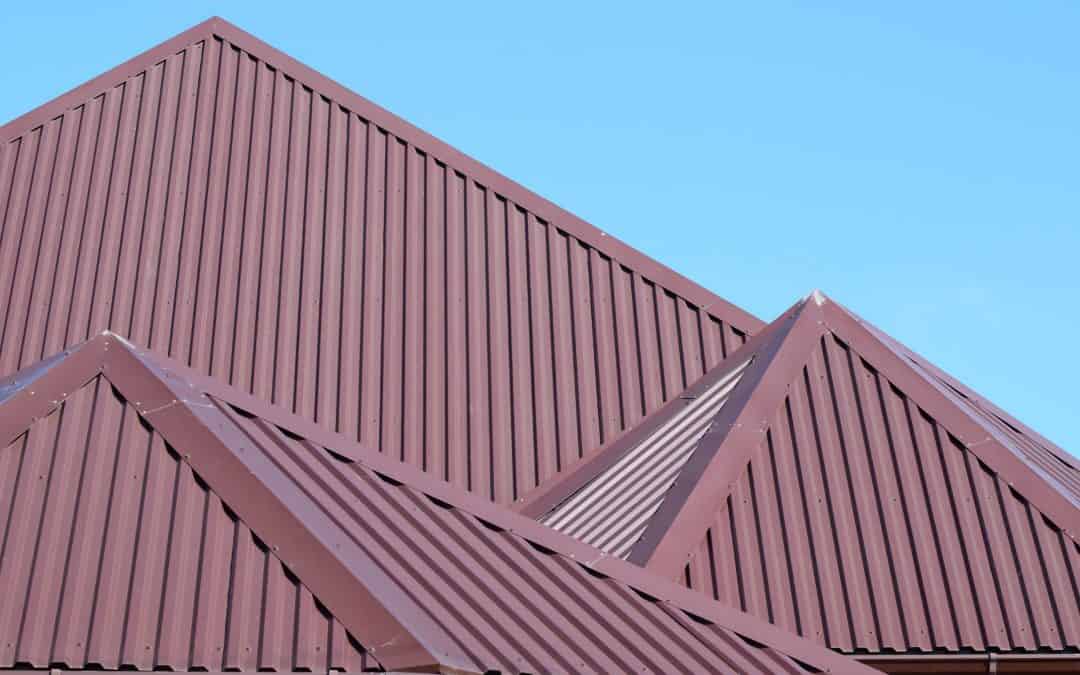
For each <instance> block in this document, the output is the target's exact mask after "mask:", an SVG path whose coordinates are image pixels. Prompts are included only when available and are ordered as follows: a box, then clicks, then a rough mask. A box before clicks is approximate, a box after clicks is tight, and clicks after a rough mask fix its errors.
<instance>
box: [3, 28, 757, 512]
mask: <svg viewBox="0 0 1080 675" xmlns="http://www.w3.org/2000/svg"><path fill="white" fill-rule="evenodd" d="M0 260H4V261H5V263H6V264H4V265H3V266H2V267H0V308H5V309H3V310H2V311H0V372H13V371H15V370H17V369H19V368H21V367H25V366H26V365H29V364H32V363H34V362H36V361H38V360H40V359H41V358H42V357H43V356H44V355H47V354H52V353H56V352H59V351H61V350H62V349H64V348H65V347H67V346H70V345H73V344H77V343H78V342H80V341H82V340H85V339H87V338H88V337H89V336H91V335H94V334H96V333H97V332H99V331H102V330H115V331H117V332H119V333H121V334H123V335H127V336H129V337H130V338H131V339H132V340H134V341H135V342H137V343H138V344H145V345H148V346H149V347H150V348H151V349H153V350H155V351H156V352H160V353H163V354H167V355H169V356H171V357H173V358H176V359H178V360H180V361H182V362H184V363H185V364H188V365H190V366H192V367H193V368H194V369H195V370H197V371H198V372H201V373H204V374H209V375H212V376H214V377H216V378H218V379H221V380H223V381H226V382H229V383H230V384H232V385H234V386H236V387H238V388H241V389H243V390H245V391H248V392H250V393H252V394H254V395H255V396H257V397H258V398H261V399H263V400H267V401H270V402H273V403H274V404H276V405H280V406H282V407H285V408H288V409H289V410H291V411H293V412H295V413H297V414H299V415H300V416H302V417H304V418H306V419H309V420H312V421H316V422H317V423H318V424H319V425H320V426H322V427H323V428H325V429H327V430H331V431H336V432H339V433H342V434H345V435H348V436H351V437H353V438H354V439H359V440H361V441H364V442H367V443H370V444H372V445H376V446H378V447H379V448H380V449H381V450H382V451H384V452H387V453H388V454H390V455H393V456H395V457H400V458H402V459H404V460H405V461H407V462H409V463H411V464H413V465H415V466H420V467H421V468H423V469H424V470H426V471H428V472H429V473H431V474H433V475H436V476H439V477H442V478H443V479H445V480H448V481H450V482H453V483H455V484H457V485H459V486H460V487H463V488H465V489H467V490H470V491H472V492H475V493H477V494H481V495H483V496H485V497H488V498H490V499H492V500H495V501H498V502H502V503H508V502H510V501H512V500H513V499H515V498H517V497H519V496H520V495H522V494H524V493H525V492H527V491H528V490H530V489H531V488H532V487H534V486H536V485H537V484H539V483H540V482H541V481H543V480H545V479H547V478H549V477H550V476H552V475H556V474H558V473H559V472H560V471H561V470H563V469H564V468H566V467H568V466H570V465H571V464H572V463H574V462H575V461H576V460H577V459H578V458H579V457H580V456H581V455H582V454H583V453H584V452H586V451H588V450H591V449H593V448H595V447H598V446H600V445H602V444H603V443H605V442H607V441H609V440H610V439H612V438H614V437H616V436H618V435H619V434H620V433H621V432H622V431H623V430H625V429H628V428H630V427H632V426H634V425H635V424H636V423H637V422H638V421H639V420H640V419H641V418H642V417H643V416H644V415H645V414H647V413H649V412H651V411H653V410H655V409H656V408H657V407H659V406H660V405H661V404H662V403H664V402H665V401H667V400H669V399H670V398H671V397H673V396H675V395H676V394H677V393H678V392H679V391H681V390H682V389H684V388H685V387H686V386H687V385H688V384H689V383H690V382H693V381H694V380H695V379H697V378H698V377H699V376H700V375H701V374H702V373H703V372H704V371H705V370H707V369H708V368H710V367H712V366H713V365H715V364H717V363H719V362H720V361H721V360H722V359H723V358H724V357H725V356H727V355H728V354H730V353H731V352H732V351H734V350H735V349H736V348H737V347H738V346H739V345H741V343H742V342H743V341H744V339H745V337H746V335H748V334H749V333H752V332H753V331H755V330H757V329H758V328H759V327H760V326H761V325H762V324H761V322H760V321H759V320H757V319H756V318H754V317H753V316H751V315H749V314H747V313H746V312H744V311H742V310H740V309H738V308H736V307H734V306H732V305H731V304H729V303H727V302H725V301H724V300H722V299H721V298H719V297H717V296H716V295H715V294H713V293H711V292H709V291H707V290H705V289H703V288H701V287H700V286H697V285H696V284H694V283H692V282H690V281H689V280H687V279H685V278H683V277H682V276H680V275H678V274H677V273H675V272H673V271H672V270H670V269H668V268H666V267H664V266H662V265H660V264H659V263H657V262H655V261H653V260H651V259H649V258H647V257H646V256H644V255H642V254H641V253H639V252H637V251H635V250H633V249H631V248H630V247H628V246H626V245H625V244H623V243H621V242H619V241H618V240H616V239H614V238H613V237H610V236H608V235H607V234H606V233H604V232H601V231H600V230H598V229H596V228H594V227H592V226H591V225H589V224H587V223H585V222H584V221H582V220H581V219H579V218H577V217H575V216H573V215H572V214H570V213H567V212H566V211H564V210H562V209H560V208H559V207H557V206H555V205H554V204H551V203H550V202H548V201H546V200H544V199H543V198H541V197H539V196H537V195H535V194H533V193H532V192H529V191H528V190H526V189H525V188H523V187H521V186H520V185H518V184H516V183H514V182H513V181H510V180H509V179H507V178H506V177H504V176H501V175H499V174H497V173H496V172H494V171H492V170H491V169H489V168H487V167H485V166H483V165H481V164H480V163H479V162H476V161H475V160H473V159H470V158H468V157H466V156H465V155H463V154H461V153H460V152H458V151H456V150H454V149H453V148H451V147H449V146H448V145H446V144H445V143H442V142H441V141H438V140H437V139H435V138H432V137H431V136H429V135H428V134H426V133H424V132H422V131H420V130H418V129H416V128H415V127H413V126H411V125H410V124H408V123H407V122H405V121H403V120H401V119H399V118H397V117H395V116H394V115H392V114H390V113H388V112H387V111H385V110H383V109H381V108H379V107H378V106H375V105H374V104H372V103H371V102H369V101H367V100H365V99H363V98H361V97H360V96H357V95H356V94H354V93H352V92H350V91H348V90H346V89H345V88H343V87H341V86H340V85H338V84H336V83H334V82H331V81H330V80H328V79H327V78H325V77H323V76H322V75H320V74H318V73H316V72H314V71H312V70H311V69H309V68H307V67H305V66H303V65H302V64H300V63H297V62H296V61H294V60H293V59H291V58H289V57H288V56H286V55H284V54H282V53H281V52H279V51H277V50H275V49H273V48H271V47H269V46H268V45H266V44H264V43H262V42H260V41H259V40H257V39H256V38H254V37H252V36H250V35H248V34H246V33H244V32H243V31H241V30H239V29H238V28H236V27H235V26H232V25H230V24H228V23H227V22H225V21H222V20H221V19H211V20H209V21H207V22H205V23H202V24H200V25H198V26H196V27H194V28H192V29H191V30H189V31H187V32H185V33H183V34H181V35H179V36H177V37H175V38H173V39H171V40H169V41H168V42H166V43H164V44H162V45H160V46H158V47H155V48H154V49H151V50H150V51H148V52H146V53H145V54H143V55H141V56H138V57H136V58H135V59H133V60H131V61H129V62H128V63H125V64H123V65H121V66H119V67H117V68H116V69H114V70H113V71H110V72H109V73H107V74H105V75H102V76H101V77H99V78H96V79H94V80H92V81H90V82H88V83H87V84H85V85H83V86H81V87H79V88H77V89H75V90H74V91H72V92H69V93H67V94H65V95H63V96H61V97H59V98H58V99H56V100H55V101H52V102H51V103H48V104H46V105H44V106H42V107H41V108H39V109H37V110H34V111H32V112H30V113H27V114H26V115H24V116H23V117H20V118H18V119H16V120H14V121H12V122H10V123H8V124H7V125H5V126H3V127H0ZM56 261H59V264H54V262H56Z"/></svg>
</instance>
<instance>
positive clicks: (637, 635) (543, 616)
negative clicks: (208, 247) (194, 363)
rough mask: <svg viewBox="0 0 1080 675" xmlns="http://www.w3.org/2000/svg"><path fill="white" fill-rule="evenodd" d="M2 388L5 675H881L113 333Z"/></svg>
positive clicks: (0, 619)
mask: <svg viewBox="0 0 1080 675" xmlns="http://www.w3.org/2000/svg"><path fill="white" fill-rule="evenodd" d="M0 392H3V393H2V394H0V397H2V398H0V448H3V449H2V450H0V481H2V482H3V483H4V484H8V485H15V486H17V488H18V489H15V490H11V491H8V490H4V491H0V494H8V493H10V494H13V495H14V497H13V498H12V500H11V502H10V503H9V504H6V505H5V504H3V503H0V508H4V509H7V514H6V515H7V516H8V518H7V519H6V521H5V522H6V525H5V526H6V527H7V528H9V529H10V528H14V529H11V531H8V532H6V533H5V541H9V542H13V543H12V544H11V545H10V546H9V547H8V548H7V549H6V550H5V551H4V552H3V553H0V556H2V557H0V584H3V588H0V593H3V594H4V596H5V597H8V598H11V597H16V598H18V600H17V601H15V602H6V603H4V608H3V609H2V610H0V643H7V644H10V645H12V646H11V647H10V648H9V650H8V651H9V652H10V653H7V652H5V653H3V659H4V660H3V662H2V663H0V665H2V664H5V663H6V664H7V665H12V664H17V663H30V664H34V665H40V664H63V665H66V666H68V667H84V666H89V665H100V666H102V667H104V668H106V669H113V668H116V667H120V666H135V667H138V668H150V667H167V668H170V669H176V670H189V669H193V668H199V667H202V668H207V669H209V670H211V671H213V670H219V669H225V668H238V669H241V670H252V669H254V668H256V667H257V668H260V669H264V668H265V669H276V670H290V669H294V668H298V667H302V665H303V664H305V663H309V662H310V663H313V665H314V669H316V670H318V669H324V668H325V667H326V665H325V664H326V663H329V664H330V668H344V669H347V670H357V669H359V668H361V667H375V668H378V667H384V668H386V669H388V670H395V669H400V670H403V669H413V668H419V669H426V670H430V669H443V670H446V669H450V670H452V671H453V672H487V671H492V670H498V671H502V672H519V671H531V672H539V671H545V670H549V669H551V668H555V669H557V670H565V671H573V672H588V671H594V672H632V671H633V672H637V671H642V670H646V671H652V672H700V671H705V670H708V671H713V670H731V671H738V672H780V671H783V672H793V673H794V672H806V670H807V669H811V670H825V671H829V672H852V673H854V672H869V670H868V669H866V668H865V667H864V666H861V665H860V664H858V663H857V662H855V661H853V660H850V659H848V658H846V657H843V656H840V655H837V654H835V653H833V652H830V651H828V650H825V649H823V648H821V647H818V646H815V645H813V644H812V643H810V642H808V641H805V640H802V639H800V638H797V637H795V636H794V635H791V634H788V633H785V632H783V631H780V630H778V629H776V628H775V627H773V626H770V625H768V624H767V623H765V622H762V621H760V620H756V619H753V618H751V617H749V616H747V615H745V614H742V613H740V612H737V611H734V610H730V609H727V608H725V607H723V606H721V605H719V604H718V603H715V602H713V601H710V600H706V599H705V598H702V597H701V596H700V595H699V594H696V593H693V592H691V591H688V590H686V589H683V588H681V587H679V586H678V585H676V584H673V583H669V582H666V581H663V580H661V579H658V578H656V577H654V576H653V575H651V574H648V573H646V572H643V571H641V570H640V569H639V568H637V567H635V566H633V565H630V564H627V563H624V562H622V561H620V560H618V559H615V558H612V557H609V556H605V555H603V554H602V553H601V552H600V551H598V550H596V549H594V548H591V547H588V546H585V545H583V544H581V543H580V542H577V541H576V540H574V539H572V538H570V537H567V536H564V535H561V534H559V533H557V532H554V531H552V530H550V529H548V528H545V527H543V526H541V525H538V524H536V523H534V522H532V521H530V520H528V519H525V518H522V517H520V516H517V515H515V514H513V513H511V512H509V511H506V510H503V509H501V508H499V507H497V506H495V505H492V504H490V503H489V502H487V501H486V500H483V499H481V498H479V497H476V496H471V495H468V494H466V493H463V492H460V491H458V490H456V489H454V488H453V487H451V486H449V485H446V484H445V483H443V482H441V481H438V480H435V479H433V478H431V477H429V476H427V475H424V474H423V473H421V472H420V471H419V470H417V469H415V468H412V467H409V466H407V465H404V464H401V463H399V462H397V461H394V460H390V459H387V458H385V457H384V456H383V455H381V454H380V453H377V452H374V451H371V450H367V449H365V448H363V447H361V446H359V445H357V444H356V443H355V442H351V441H349V440H348V439H346V438H343V437H341V436H337V435H334V434H330V433H328V432H326V431H325V430H323V429H321V428H319V427H318V426H316V425H314V424H313V423H311V422H309V421H306V420H303V419H301V418H299V417H297V416H295V415H292V414H290V413H288V412H285V411H282V410H280V409H276V408H274V407H272V406H268V405H267V404H265V403H263V402H260V401H258V400H256V399H254V398H252V397H250V396H249V395H246V394H243V393H241V392H239V391H237V390H234V389H231V388H229V387H227V386H224V385H221V384H220V383H217V382H215V381H214V380H212V379H209V378H206V377H203V376H200V375H197V374H195V373H194V372H192V371H190V370H188V369H186V368H184V367H182V366H179V365H178V364H175V363H172V362H169V361H167V360H164V359H161V358H160V357H157V356H155V355H153V354H151V353H149V352H144V351H141V350H139V349H136V348H134V347H133V346H131V345H130V344H129V343H127V342H126V341H124V340H122V339H121V338H118V337H116V336H115V335H112V334H102V335H100V336H98V337H96V338H94V339H92V340H91V341H89V342H87V343H85V344H83V345H80V346H78V347H76V348H74V349H72V350H70V351H69V352H68V353H66V354H64V355H63V356H62V357H60V358H56V359H52V360H50V361H49V362H47V363H44V364H41V365H40V366H39V367H35V368H32V369H30V370H27V371H23V372H21V373H18V374H16V375H15V376H14V377H11V378H8V379H6V380H4V381H3V382H0ZM77 465H78V466H81V467H82V468H80V469H78V471H74V470H73V467H75V466H77ZM76 473H77V474H79V475H81V476H83V477H88V480H79V481H77V482H76V481H73V480H70V479H65V478H62V477H68V476H71V475H74V474H76ZM105 475H111V476H112V478H111V480H106V481H103V482H104V484H105V485H106V486H107V487H103V486H102V481H100V480H98V479H99V478H100V477H101V476H105ZM39 476H40V478H39ZM54 477H55V480H54ZM132 478H134V480H132ZM15 513H18V518H17V519H16V518H14V517H13V516H12V514H15ZM0 515H4V514H3V512H2V511H0ZM102 528H105V533H104V536H101V537H99V536H97V532H98V531H99V530H101V529H102ZM230 537H231V538H230ZM238 542H239V543H238ZM99 551H100V552H99ZM84 558H85V559H86V561H95V560H96V561H97V562H96V563H93V564H87V565H83V564H82V563H83V562H84V560H83V559H84ZM105 563H108V564H105ZM30 570H33V573H31V572H30ZM47 570H53V571H54V572H56V573H55V574H44V572H45V571H47ZM96 579H105V582H104V586H102V585H101V583H100V582H98V581H96ZM193 588H194V590H195V592H194V598H195V600H194V602H192V592H191V591H192V589H193ZM255 588H258V589H261V593H258V594H256V595H252V594H248V593H245V592H244V591H245V589H255ZM102 589H105V590H106V591H110V592H108V593H102V592H101V591H102ZM316 599H317V601H318V602H317V601H316ZM297 603H301V604H297ZM319 603H322V604H319ZM324 607H325V608H324ZM57 616H59V617H60V619H59V621H57V620H56V619H55V617H57ZM331 617H332V618H331ZM223 622H225V624H223ZM320 622H321V623H320ZM223 625H227V626H228V628H227V629H224V632H222V631H223V629H222V626H223ZM193 626H194V630H193V629H192V627H193ZM54 627H56V629H57V630H59V631H60V632H59V633H58V634H54V633H53V629H54ZM320 630H321V631H322V633H319V632H318V631H320ZM290 638H291V639H290ZM321 640H325V642H320V641H321ZM193 641H194V642H193ZM223 642H224V644H222V643H223ZM87 645H88V646H87ZM311 645H315V648H314V650H315V651H317V650H318V649H319V648H320V647H321V646H325V648H326V649H329V650H330V651H331V652H332V654H330V655H329V656H328V655H326V653H325V652H324V653H323V654H322V655H318V654H315V653H314V651H312V649H311ZM290 649H293V650H296V649H308V652H306V653H305V656H306V657H307V658H308V659H309V661H304V660H303V659H302V658H300V657H298V656H297V655H296V654H293V653H291V652H289V650H290ZM320 656H321V658H322V659H323V661H321V662H320V661H318V658H319V657H320ZM298 664H299V665H298Z"/></svg>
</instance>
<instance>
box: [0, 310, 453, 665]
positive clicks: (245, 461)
mask: <svg viewBox="0 0 1080 675" xmlns="http://www.w3.org/2000/svg"><path fill="white" fill-rule="evenodd" d="M117 347H119V348H117ZM98 375H101V376H103V377H104V378H105V379H106V380H107V381H108V382H109V383H110V385H112V386H113V387H115V388H116V389H117V390H118V391H119V392H120V394H121V395H122V396H123V397H124V399H126V401H127V403H128V404H129V405H131V406H133V407H134V408H135V410H136V412H137V413H138V414H139V416H140V417H141V418H142V419H143V420H145V421H146V422H147V424H149V425H150V426H151V427H152V428H153V429H154V430H155V431H156V432H157V433H159V434H161V436H162V437H163V438H164V439H165V440H166V442H168V444H169V445H170V446H172V447H173V449H174V450H175V451H176V452H177V454H178V455H179V456H180V461H183V462H186V463H188V464H189V465H190V466H191V468H192V470H193V471H194V472H195V473H196V474H197V475H198V476H200V477H201V478H202V479H203V480H204V481H205V482H206V483H207V485H208V486H209V488H210V489H211V490H212V491H213V492H214V493H216V494H217V495H218V496H219V497H220V498H221V501H222V502H223V503H225V504H226V505H228V507H229V508H230V509H231V510H232V511H234V512H235V513H236V514H237V516H238V517H239V518H240V520H241V521H243V522H244V524H245V525H247V526H248V527H249V528H250V529H251V530H252V532H254V533H255V534H257V535H258V536H259V538H260V539H261V540H262V541H264V542H266V543H267V545H268V547H269V548H270V552H271V553H272V554H273V555H274V556H275V557H277V558H278V559H279V560H281V561H282V562H283V563H284V564H285V565H286V566H287V567H288V568H289V569H290V570H291V571H292V572H293V573H294V574H296V576H297V578H298V579H299V580H300V582H301V583H302V584H303V585H304V586H306V587H307V588H308V589H309V590H310V591H311V592H312V594H313V595H314V596H315V597H316V598H318V599H319V602H321V603H322V604H324V605H325V606H326V607H327V608H328V609H329V610H330V612H331V613H332V614H333V615H334V616H335V617H336V618H337V619H338V620H339V621H340V622H341V624H342V625H343V626H344V627H345V629H346V630H348V631H349V632H350V633H351V634H352V635H354V636H355V637H356V638H357V639H358V640H360V641H361V642H362V643H363V645H364V647H365V649H367V650H368V651H369V652H370V653H371V654H372V656H373V657H374V658H375V659H377V660H378V661H379V663H380V664H381V665H382V666H383V667H386V668H388V669H410V668H420V667H429V666H433V665H439V660H438V659H437V658H436V657H435V656H433V651H432V650H431V649H430V648H429V647H427V646H425V645H424V644H423V643H422V642H421V641H420V640H419V638H418V637H417V634H416V632H415V631H413V630H410V629H409V628H407V627H406V626H405V625H404V624H403V623H401V622H400V621H399V620H398V619H397V617H396V616H395V615H394V614H392V613H391V612H390V611H389V609H387V607H386V605H385V604H384V600H385V598H383V599H382V600H380V598H379V597H377V596H376V595H374V594H373V593H372V592H371V588H370V585H369V584H368V583H366V582H365V581H364V580H362V579H360V578H359V577H357V576H356V574H355V572H354V571H353V568H352V567H351V565H350V564H348V563H347V562H346V559H345V558H344V557H343V556H345V555H347V553H335V552H333V551H331V548H330V547H329V546H328V545H327V542H326V541H323V539H325V538H326V537H328V536H331V535H330V534H328V533H329V532H330V531H331V530H328V529H327V528H326V527H325V526H324V527H312V526H310V524H309V523H307V522H306V518H304V517H302V516H301V515H300V514H301V513H307V514H308V516H307V518H310V517H311V515H310V514H311V512H312V510H311V509H305V507H304V503H305V499H306V497H305V496H303V495H300V494H299V493H297V494H280V493H279V490H280V489H281V488H280V485H282V484H283V483H285V481H281V480H276V481H274V480H273V477H274V474H275V473H277V472H278V471H280V470H279V469H277V468H276V467H274V466H272V464H271V463H270V462H269V461H268V460H266V459H262V460H261V461H260V459H259V457H258V456H257V453H245V452H244V449H245V446H246V445H247V443H248V439H247V437H246V435H245V434H244V432H243V431H242V430H241V429H239V428H238V427H237V426H236V425H235V424H234V423H233V422H232V421H231V420H230V419H229V418H228V417H227V416H226V415H225V414H224V413H223V411H222V410H221V409H220V408H219V407H218V406H217V405H215V404H214V403H213V402H212V400H211V399H210V398H209V397H208V396H206V394H205V393H203V392H201V391H199V390H198V389H197V388H195V387H194V386H193V385H192V384H191V383H190V382H189V381H187V380H186V379H185V378H184V377H183V376H182V375H181V374H179V373H173V372H170V371H168V370H164V369H162V368H160V367H159V364H157V363H156V362H148V361H147V360H146V359H145V354H144V353H141V352H140V351H139V350H138V349H137V348H136V347H135V346H134V345H132V344H131V343H130V342H128V341H127V340H125V339H123V338H121V337H120V336H118V335H116V334H114V333H111V332H109V331H105V332H102V333H100V334H98V335H96V336H95V337H93V338H91V339H90V340H87V341H86V342H84V343H82V344H81V345H79V346H78V347H77V348H74V349H72V350H69V351H68V352H64V353H63V355H62V356H61V357H60V358H57V359H54V360H53V361H52V362H51V367H50V368H48V369H47V370H46V371H45V372H44V373H43V374H41V375H40V376H39V377H36V378H34V379H33V380H28V381H27V382H26V383H24V384H23V385H21V387H20V389H19V390H18V391H17V393H16V394H15V395H14V396H10V397H9V398H8V399H6V400H4V401H3V402H0V447H6V446H7V445H8V444H9V443H10V442H11V440H13V439H14V438H18V436H19V435H21V434H22V433H25V431H26V430H27V429H29V428H30V426H31V425H33V424H34V422H36V421H37V420H38V419H40V418H41V417H44V416H45V415H47V414H48V413H50V412H52V411H54V410H55V409H56V408H58V407H59V406H60V405H62V404H63V402H64V401H65V400H66V399H67V397H68V396H70V395H71V394H73V393H74V392H76V391H78V390H80V389H81V388H82V387H83V386H85V385H86V384H87V383H88V382H90V381H91V380H93V379H94V378H95V377H97V376H98ZM31 386H32V387H33V388H31ZM267 479H270V480H271V481H273V484H274V485H277V486H278V487H271V483H270V482H268V481H267ZM317 532H318V533H321V535H322V536H319V535H317V534H316V533H317ZM337 548H338V549H340V548H341V545H340V544H339V545H338V546H337ZM348 553H351V554H352V556H353V557H356V556H357V555H358V554H357V552H356V551H355V550H350V551H348ZM342 587H348V588H349V593H347V594H346V593H342V592H341V589H342ZM379 591H380V592H381V593H394V592H396V589H395V587H394V586H393V585H392V584H383V585H381V587H380V588H379ZM404 601H405V602H409V601H408V600H407V599H405V600H404ZM395 602H402V598H397V599H396V600H395ZM413 614H417V612H413ZM414 618H416V617H414ZM418 620H422V617H421V618H420V619H418Z"/></svg>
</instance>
